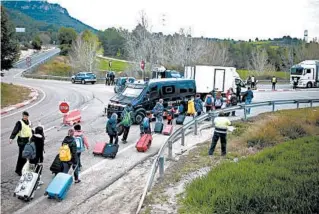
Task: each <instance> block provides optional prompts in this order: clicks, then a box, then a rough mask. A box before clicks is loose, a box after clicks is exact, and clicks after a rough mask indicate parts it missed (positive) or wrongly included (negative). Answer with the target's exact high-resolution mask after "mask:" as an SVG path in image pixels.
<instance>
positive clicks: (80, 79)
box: [71, 72, 96, 84]
mask: <svg viewBox="0 0 319 214" xmlns="http://www.w3.org/2000/svg"><path fill="white" fill-rule="evenodd" d="M71 82H72V83H82V84H86V83H91V84H94V83H96V75H95V74H93V73H92V72H80V73H77V74H76V75H73V76H72V77H71Z"/></svg>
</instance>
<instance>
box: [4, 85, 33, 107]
mask: <svg viewBox="0 0 319 214" xmlns="http://www.w3.org/2000/svg"><path fill="white" fill-rule="evenodd" d="M30 93H31V90H30V89H29V88H26V87H22V86H18V85H13V84H7V83H1V108H4V107H7V106H10V105H14V104H17V103H21V102H23V101H24V100H27V99H28V98H29V94H30Z"/></svg>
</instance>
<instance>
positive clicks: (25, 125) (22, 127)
mask: <svg viewBox="0 0 319 214" xmlns="http://www.w3.org/2000/svg"><path fill="white" fill-rule="evenodd" d="M16 136H18V138H17V143H18V146H19V156H18V161H17V165H16V169H15V172H16V173H17V174H18V175H19V176H21V175H22V168H23V166H24V164H25V163H26V162H27V160H26V159H25V158H22V152H23V149H24V147H25V145H26V144H27V143H28V142H29V141H30V138H31V137H32V129H31V122H30V121H29V113H28V112H26V111H24V112H23V113H22V119H21V120H19V121H17V122H16V124H15V127H14V129H13V131H12V133H11V136H10V140H9V143H10V144H11V143H12V141H13V139H15V137H16Z"/></svg>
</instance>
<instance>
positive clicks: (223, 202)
mask: <svg viewBox="0 0 319 214" xmlns="http://www.w3.org/2000/svg"><path fill="white" fill-rule="evenodd" d="M318 153H319V137H318V136H317V137H306V138H301V139H298V140H294V141H289V142H286V143H282V144H280V145H278V146H276V147H273V148H269V149H265V150H264V151H262V152H260V153H259V154H257V155H255V156H251V157H248V158H246V159H241V160H240V161H239V162H238V163H234V162H227V163H223V164H221V165H219V166H217V167H216V168H215V169H213V170H212V171H211V172H209V173H208V174H207V176H204V177H202V178H198V179H196V180H195V181H193V182H192V183H191V184H190V185H188V186H187V187H186V194H185V197H184V198H181V199H180V202H181V205H182V207H181V208H180V209H179V213H196V214H200V213H267V212H269V213H318V212H319V185H318V183H319V174H318V172H319V156H318Z"/></svg>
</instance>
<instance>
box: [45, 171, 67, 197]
mask: <svg viewBox="0 0 319 214" xmlns="http://www.w3.org/2000/svg"><path fill="white" fill-rule="evenodd" d="M72 183H73V178H72V175H70V174H66V173H62V172H60V173H58V174H57V175H56V176H55V177H54V178H53V180H52V181H51V183H50V184H49V186H48V187H47V189H46V190H45V193H44V195H48V198H49V199H56V200H58V201H62V200H63V199H64V198H65V197H66V194H67V192H68V191H69V189H70V187H71V185H72Z"/></svg>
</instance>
